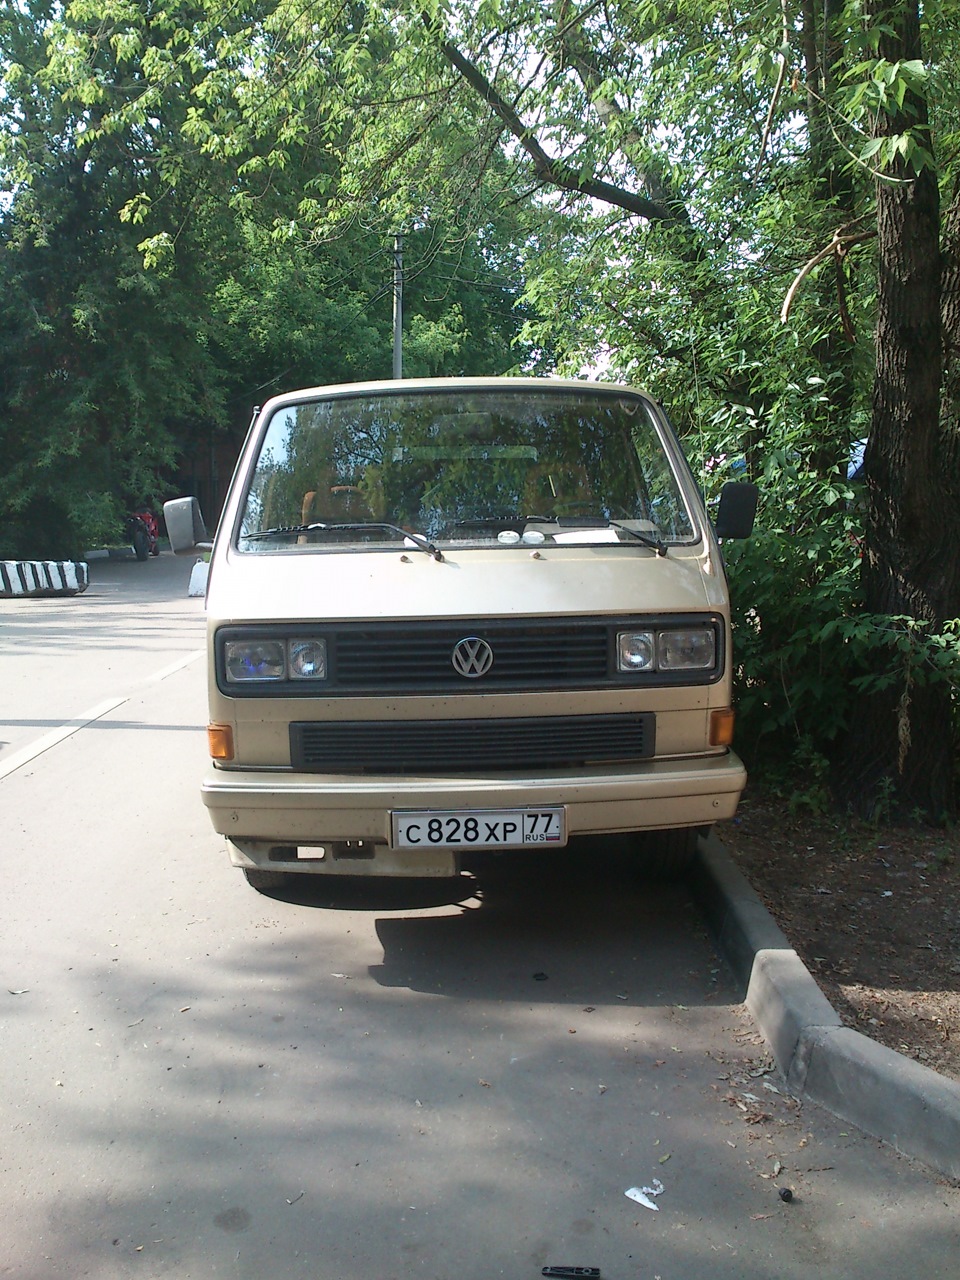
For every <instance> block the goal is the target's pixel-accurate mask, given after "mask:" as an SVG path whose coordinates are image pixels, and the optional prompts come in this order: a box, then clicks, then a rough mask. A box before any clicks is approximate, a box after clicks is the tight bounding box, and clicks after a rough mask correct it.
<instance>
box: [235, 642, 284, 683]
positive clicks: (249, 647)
mask: <svg viewBox="0 0 960 1280" xmlns="http://www.w3.org/2000/svg"><path fill="white" fill-rule="evenodd" d="M283 650H284V645H283V641H282V640H228V641H227V642H226V644H225V645H224V646H223V666H224V671H225V672H226V676H227V680H228V682H229V683H230V684H241V683H243V682H244V681H247V680H282V679H283V678H284V675H285V674H286V663H285V662H284V652H283Z"/></svg>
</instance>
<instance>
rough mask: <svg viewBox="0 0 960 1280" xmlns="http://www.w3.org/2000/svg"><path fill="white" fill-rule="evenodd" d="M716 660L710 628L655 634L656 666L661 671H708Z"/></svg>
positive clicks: (715, 647)
mask: <svg viewBox="0 0 960 1280" xmlns="http://www.w3.org/2000/svg"><path fill="white" fill-rule="evenodd" d="M716 660H717V644H716V639H715V637H714V634H713V631H712V630H707V628H706V627H696V628H694V629H691V630H689V631H661V632H660V634H659V635H658V636H657V666H658V667H659V668H660V670H661V671H709V670H710V669H711V668H712V667H713V666H714V664H715V663H716Z"/></svg>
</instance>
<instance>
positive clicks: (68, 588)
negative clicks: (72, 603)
mask: <svg viewBox="0 0 960 1280" xmlns="http://www.w3.org/2000/svg"><path fill="white" fill-rule="evenodd" d="M89 585H90V570H89V567H88V566H87V564H86V562H85V561H83V560H0V597H3V596H6V597H10V596H75V595H79V594H80V593H81V592H82V591H86V589H87V587H88V586H89Z"/></svg>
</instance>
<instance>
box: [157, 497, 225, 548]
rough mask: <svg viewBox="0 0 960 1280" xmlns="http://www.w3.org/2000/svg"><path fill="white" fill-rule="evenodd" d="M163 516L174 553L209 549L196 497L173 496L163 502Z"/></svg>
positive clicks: (208, 540) (209, 544) (211, 544)
mask: <svg viewBox="0 0 960 1280" xmlns="http://www.w3.org/2000/svg"><path fill="white" fill-rule="evenodd" d="M163 518H164V520H165V521H166V525H167V537H168V538H169V539H170V547H171V550H172V551H173V554H174V555H176V556H188V555H191V554H192V553H193V552H195V551H209V550H210V548H211V547H212V546H213V543H212V542H211V541H210V539H209V535H208V533H207V530H206V526H205V525H204V523H203V516H201V514H200V503H199V502H198V501H197V500H196V498H174V499H172V501H170V502H165V503H164V504H163Z"/></svg>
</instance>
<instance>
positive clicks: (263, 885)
mask: <svg viewBox="0 0 960 1280" xmlns="http://www.w3.org/2000/svg"><path fill="white" fill-rule="evenodd" d="M243 874H244V876H246V880H247V884H248V885H249V886H250V887H251V889H256V891H257V893H270V892H271V891H272V890H274V889H285V888H286V887H287V886H288V885H289V883H290V880H291V876H290V872H289V871H261V870H260V868H259V867H244V868H243Z"/></svg>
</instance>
